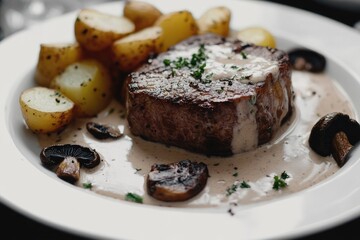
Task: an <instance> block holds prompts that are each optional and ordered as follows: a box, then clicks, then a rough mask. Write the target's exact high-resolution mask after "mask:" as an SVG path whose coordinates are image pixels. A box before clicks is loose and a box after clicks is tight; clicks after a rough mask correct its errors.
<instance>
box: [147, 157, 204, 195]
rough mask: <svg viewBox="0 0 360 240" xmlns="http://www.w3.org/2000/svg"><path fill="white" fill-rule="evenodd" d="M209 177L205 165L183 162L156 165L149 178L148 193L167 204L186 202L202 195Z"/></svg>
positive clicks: (152, 168) (188, 161)
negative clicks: (199, 194)
mask: <svg viewBox="0 0 360 240" xmlns="http://www.w3.org/2000/svg"><path fill="white" fill-rule="evenodd" d="M208 177H209V172H208V168H207V165H206V164H204V163H202V162H201V163H197V162H192V161H190V160H182V161H180V162H177V163H171V164H154V165H153V166H152V167H151V170H150V173H149V174H148V178H147V191H148V193H149V195H150V196H152V197H153V198H155V199H157V200H160V201H165V202H179V201H186V200H188V199H190V198H192V197H194V196H195V195H197V194H198V193H200V192H201V191H202V190H203V189H204V187H205V185H206V183H207V179H208Z"/></svg>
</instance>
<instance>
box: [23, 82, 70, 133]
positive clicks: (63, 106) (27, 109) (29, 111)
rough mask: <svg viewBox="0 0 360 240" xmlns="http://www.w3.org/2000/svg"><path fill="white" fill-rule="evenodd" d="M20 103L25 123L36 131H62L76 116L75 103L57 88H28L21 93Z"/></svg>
mask: <svg viewBox="0 0 360 240" xmlns="http://www.w3.org/2000/svg"><path fill="white" fill-rule="evenodd" d="M19 103H20V107H21V112H22V115H23V118H24V120H25V123H26V124H27V126H28V127H29V129H30V130H31V131H33V132H35V133H51V132H56V131H60V130H62V129H63V128H64V127H65V126H66V125H67V124H69V123H70V122H71V120H72V119H73V117H74V106H75V105H74V103H73V102H72V101H71V100H70V99H69V98H67V97H65V96H64V95H63V94H62V93H61V92H59V91H57V90H55V89H50V88H46V87H32V88H29V89H26V90H25V91H23V92H22V93H21V95H20V98H19Z"/></svg>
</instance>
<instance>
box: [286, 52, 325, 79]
mask: <svg viewBox="0 0 360 240" xmlns="http://www.w3.org/2000/svg"><path fill="white" fill-rule="evenodd" d="M288 54H289V59H290V62H291V65H292V67H293V68H294V69H295V70H299V71H308V72H313V73H320V72H323V71H324V70H325V68H326V58H325V57H324V56H323V55H322V54H320V53H318V52H315V51H313V50H310V49H306V48H294V49H291V50H290V51H289V52H288Z"/></svg>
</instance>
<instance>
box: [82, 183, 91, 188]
mask: <svg viewBox="0 0 360 240" xmlns="http://www.w3.org/2000/svg"><path fill="white" fill-rule="evenodd" d="M83 188H86V189H91V188H92V184H91V183H83Z"/></svg>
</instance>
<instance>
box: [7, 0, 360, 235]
mask: <svg viewBox="0 0 360 240" xmlns="http://www.w3.org/2000/svg"><path fill="white" fill-rule="evenodd" d="M154 2H155V3H154ZM185 2H187V3H190V1H185ZM198 2H208V1H206V0H203V1H197V3H198ZM222 2H223V1H219V0H212V1H211V3H212V4H217V3H222ZM152 3H154V5H156V4H164V3H165V1H162V0H157V1H152ZM225 3H226V4H235V5H237V4H239V6H241V4H244V5H249V4H250V5H258V6H261V5H263V4H264V5H267V7H268V6H270V7H271V8H275V7H276V8H278V9H279V10H278V11H280V12H283V11H290V12H295V13H297V15H301V16H305V17H306V18H312V19H320V20H319V21H326V22H328V20H329V19H327V18H325V17H322V16H319V15H316V14H313V13H309V12H306V11H303V10H299V9H295V8H292V7H288V6H283V5H280V4H276V3H269V2H263V1H255V2H250V1H232V0H231V1H226V2H225ZM122 4H123V3H122V2H120V3H106V4H102V5H101V6H104V8H107V7H106V6H115V5H116V6H121V5H122ZM101 6H100V5H99V8H101ZM262 8H263V7H262ZM284 9H287V10H284ZM73 16H74V12H73V13H69V14H66V15H65V16H62V17H59V18H55V19H52V20H49V21H47V22H46V23H44V24H40V25H38V26H34V27H32V28H29V29H27V30H24V31H21V32H19V33H15V34H14V35H12V36H10V37H9V38H7V39H5V40H3V41H2V42H1V43H0V52H3V51H4V48H5V47H6V46H8V45H12V44H13V42H14V41H15V42H16V41H20V40H21V38H24V36H25V37H26V36H27V35H29V34H31V33H32V32H33V31H38V30H39V29H42V28H46V26H49V25H52V23H53V22H62V20H61V19H69V18H71V17H73ZM316 21H318V20H316ZM333 22H336V21H334V20H332V22H331V24H333ZM336 23H337V24H335V25H332V27H330V28H335V29H338V28H340V29H343V31H344V32H349V33H350V32H351V34H350V35H352V31H350V27H349V28H344V26H346V25H344V24H341V23H338V22H336ZM327 24H329V25H331V24H330V23H326V24H325V25H327ZM344 29H346V30H344ZM354 31H355V30H354ZM357 37H358V39H360V36H357ZM308 41H310V40H308ZM20 42H22V41H20ZM312 44H314V43H312ZM312 44H309V45H312ZM4 46H5V47H4ZM359 49H360V47H359ZM328 55H329V56H334V58H339V61H340V63H341V64H344V66H347V68H349V69H350V71H352V72H353V73H354V74H355V75H356V76H357V80H359V78H360V77H359V76H360V68H359V69H354V66H357V65H355V64H350V65H349V64H348V61H346V59H343V57H342V55H341V54H337V52H336V51H335V52H330V53H328ZM3 62H4V60H3V59H2V57H1V55H0V63H3ZM5 86H6V87H8V86H10V87H15V86H14V85H11V84H10V83H7V84H6V85H5ZM6 87H5V88H6ZM0 92H1V95H3V96H1V97H0V99H1V107H2V109H3V110H4V109H5V112H7V111H10V110H9V109H7V106H8V105H7V104H8V100H9V98H8V97H6V98H5V96H6V93H4V92H5V91H4V90H0ZM3 100H5V101H4V102H3ZM358 112H359V111H357V113H358ZM5 115H6V116H5V117H7V114H5ZM9 121H10V119H4V116H3V117H2V118H1V120H0V130H1V133H2V134H1V135H2V137H0V141H1V143H2V144H5V142H6V139H5V137H4V135H3V133H4V134H5V136H7V137H9V136H10V137H11V135H10V133H9V132H8V129H6V126H8V122H9ZM8 145H9V146H10V145H11V143H7V146H8ZM11 148H12V149H17V148H16V146H11ZM15 155H16V157H18V159H19V160H16V161H14V162H15V163H14V165H13V166H15V167H24V166H26V167H34V166H33V165H32V164H31V163H30V162H29V161H27V160H26V157H25V156H22V154H20V153H19V152H17V153H15ZM356 157H357V158H360V157H359V151H357V153H356ZM351 167H353V168H355V167H357V168H359V164H353V165H352V166H351ZM349 171H350V167H348V168H345V169H341V171H340V172H339V174H337V175H336V176H335V177H334V176H332V177H330V179H329V180H326V184H325V183H321V184H319V185H316V186H315V187H314V188H311V189H310V190H304V191H301V192H300V193H298V194H291V195H290V196H286V197H284V198H281V199H275V200H273V201H269V202H266V203H259V204H253V205H252V206H251V207H249V209H248V208H246V209H245V211H251V209H252V208H256V207H260V208H261V207H263V208H264V209H266V210H269V209H268V206H270V205H275V206H277V205H278V204H279V203H283V202H287V201H289V199H298V196H297V195H302V193H306V194H308V193H309V192H310V191H314V189H315V188H320V187H323V185H327V186H328V185H329V184H328V183H330V182H333V181H335V180H336V178H344V179H346V178H348V176H346V173H347V172H349ZM39 172H40V171H39V170H36V169H34V171H31V173H30V174H29V173H27V174H26V176H32V177H34V178H36V183H39V184H41V180H43V179H44V178H46V179H48V178H49V177H48V176H45V174H43V173H41V172H40V175H39ZM0 179H1V180H3V178H2V177H0ZM334 179H335V180H334ZM42 185H45V187H46V188H47V189H50V188H52V187H54V186H56V187H58V188H57V189H60V191H61V192H62V193H66V194H72V195H74V196H77V197H79V198H84V197H86V199H88V198H89V199H91V202H96V203H100V202H103V201H102V200H103V199H104V198H102V197H100V198H99V197H98V195H97V194H96V195H95V194H89V193H88V192H85V191H78V189H75V188H72V187H69V186H66V185H64V184H63V183H60V182H59V181H56V180H54V179H49V181H48V183H47V184H44V183H43V184H42ZM4 189H6V186H5V185H3V183H0V190H4ZM359 191H360V190H358V192H357V197H359V196H360V192H359ZM5 192H6V193H5V194H4V192H2V191H0V199H1V201H2V202H3V203H4V204H6V205H8V206H9V207H11V208H13V209H15V210H16V211H18V212H21V213H23V214H24V215H27V216H30V217H31V218H33V219H35V220H37V221H40V222H42V223H45V224H47V225H50V226H52V227H55V228H58V229H60V230H66V231H69V232H72V233H75V234H78V235H82V236H89V237H94V236H96V237H104V235H102V234H103V233H100V232H98V231H96V229H91V231H86V229H84V228H75V227H73V226H72V225H71V224H64V223H63V224H59V219H56V220H54V219H53V220H52V219H51V218H49V216H46V217H45V216H44V215H39V213H36V212H34V209H30V210H29V209H27V207H29V206H30V205H31V204H30V205H29V204H23V205H21V204H20V203H19V201H15V203H14V201H11V200H14V196H17V195H18V194H16V193H13V192H12V191H9V189H6V191H5ZM37 192H39V191H38V190H37ZM39 193H40V192H39ZM300 198H301V197H300ZM100 199H101V201H100ZM105 199H107V198H105ZM105 201H106V203H107V204H108V205H109V206H108V207H107V208H109V207H110V206H111V207H116V205H117V204H119V202H118V201H115V200H112V199H107V200H105ZM66 203H67V204H71V201H66ZM20 205H21V206H20ZM35 205H36V206H35V207H36V209H38V210H39V209H40V208H41V206H39V205H38V203H37V204H35ZM120 205H122V206H123V207H124V206H126V207H127V208H129V209H131V210H132V211H133V212H134V213H137V214H138V215H139V216H141V215H142V213H143V211H146V212H150V213H153V212H154V210H153V209H155V210H156V211H160V212H162V213H164V209H163V208H160V207H154V206H139V205H136V204H132V203H126V202H124V203H120ZM139 209H141V211H139ZM144 209H145V210H144ZM48 210H49V209H48ZM50 210H51V209H50ZM167 210H168V209H167ZM173 210H174V211H171V212H172V213H171V214H170V216H176V217H180V219H181V218H182V217H187V216H184V214H183V213H181V212H180V211H178V210H176V209H173ZM243 210H244V209H241V211H239V215H242V214H243V213H242V211H243ZM156 211H155V212H156ZM117 212H118V211H117ZM128 212H129V211H128ZM187 212H188V214H189V215H191V217H193V218H194V219H199V217H198V216H196V215H197V213H194V212H192V211H187ZM55 213H56V214H58V215H59V216H62V217H64V214H63V213H61V212H59V211H56V212H55ZM202 214H204V215H205V216H208V213H206V212H204V213H202ZM211 214H215V216H216V217H217V218H219V219H221V221H224V222H226V223H228V224H229V225H230V226H237V227H238V226H239V225H240V226H246V223H243V222H240V223H239V222H238V221H236V222H235V221H233V219H234V218H229V216H228V215H224V214H221V216H219V214H218V213H211ZM359 214H360V207H358V208H357V209H355V210H354V211H353V212H352V213H351V214H350V213H349V214H345V216H342V218H341V219H340V220H339V219H337V220H336V219H331V220H328V222H327V224H326V226H325V225H324V224H321V223H319V225H320V226H309V227H308V229H307V230H306V232H304V231H303V229H301V230H299V231H295V230H293V231H291V232H283V233H274V236H275V237H294V236H303V235H307V234H311V233H314V232H316V231H319V230H324V229H327V228H329V227H331V226H335V225H337V224H339V223H343V222H345V221H348V220H350V219H353V218H354V217H356V216H359ZM164 215H165V216H169V214H167V213H165V214H164ZM65 217H66V216H65ZM212 217H214V216H212ZM60 218H61V217H60ZM146 219H148V220H150V219H149V218H148V217H147V218H146ZM200 219H201V218H200ZM231 219H232V220H231ZM207 222H208V225H209V226H214V227H215V226H216V225H214V223H211V222H209V221H207ZM234 222H235V223H234ZM72 223H73V221H72ZM165 225H168V224H165ZM133 230H135V229H133ZM209 232H210V233H211V234H214V235H212V236H209V239H210V238H211V237H214V236H215V237H216V236H218V235H216V232H214V231H213V230H212V231H209ZM117 233H118V232H117V231H113V232H111V234H109V235H105V236H106V237H110V238H115V237H124V236H119V235H118V234H117ZM242 233H243V234H247V235H249V236H251V234H252V233H251V232H248V231H246V230H243V231H242ZM138 236H141V235H138ZM142 236H143V237H145V236H146V235H142ZM221 236H222V237H225V236H229V237H231V236H233V235H232V233H225V234H224V233H223V234H222V235H221ZM274 236H271V237H274Z"/></svg>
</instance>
